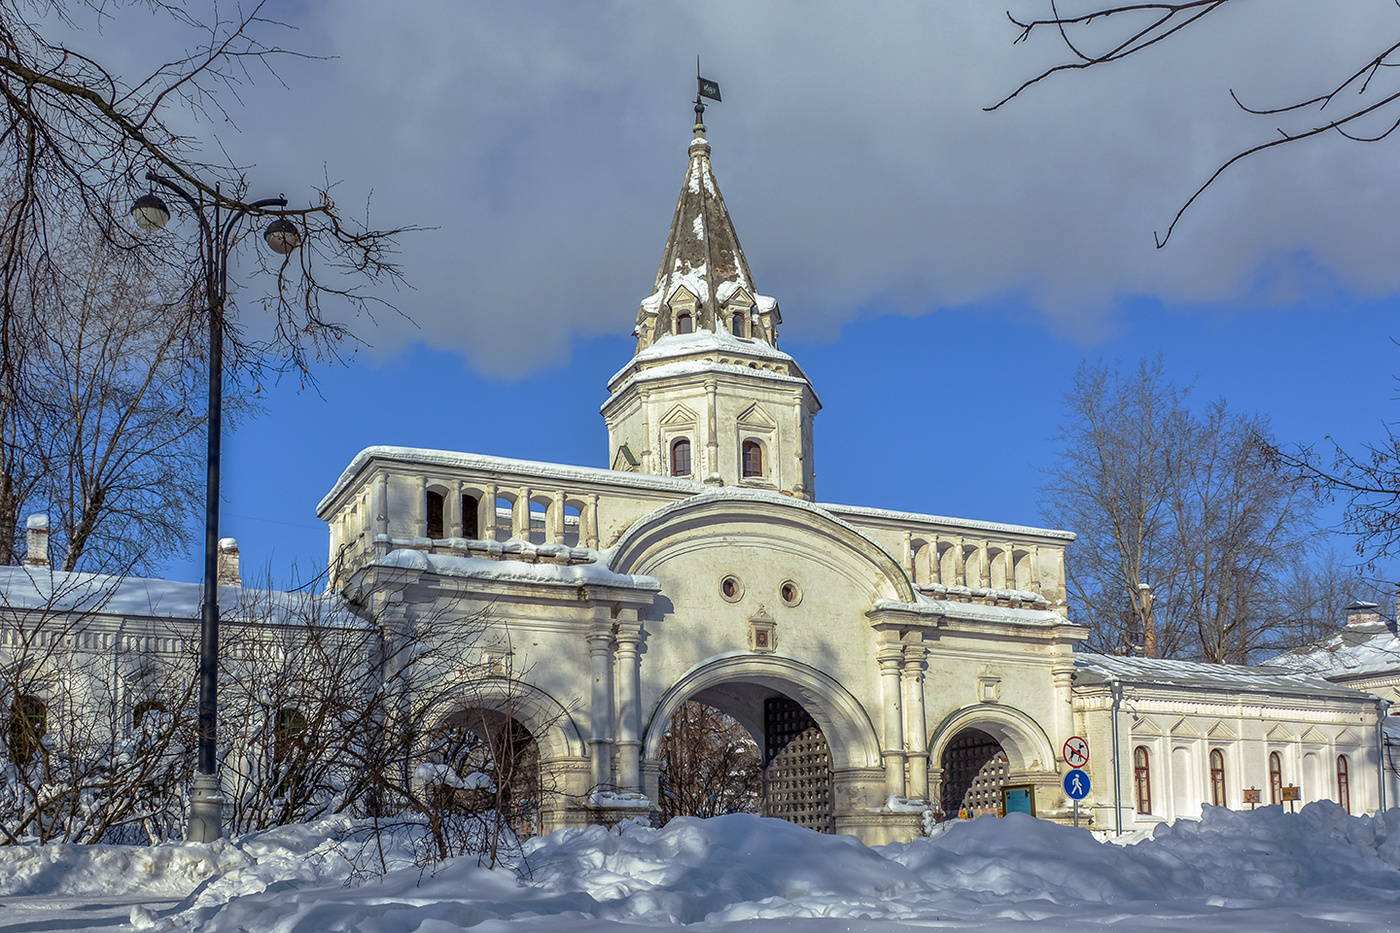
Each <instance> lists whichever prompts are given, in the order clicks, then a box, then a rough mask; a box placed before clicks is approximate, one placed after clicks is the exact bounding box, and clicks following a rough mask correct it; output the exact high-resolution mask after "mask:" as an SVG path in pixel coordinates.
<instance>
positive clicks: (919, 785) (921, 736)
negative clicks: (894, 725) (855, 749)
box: [904, 632, 928, 800]
mask: <svg viewBox="0 0 1400 933" xmlns="http://www.w3.org/2000/svg"><path fill="white" fill-rule="evenodd" d="M908 639H909V640H908V641H907V642H906V643H905V645H904V740H905V743H906V747H907V748H908V750H909V751H908V760H909V788H908V792H909V796H910V797H911V798H914V799H916V800H927V799H928V725H927V723H926V721H925V719H924V657H925V655H927V653H928V649H927V648H925V647H924V638H923V633H922V632H912V633H910V635H909V636H908Z"/></svg>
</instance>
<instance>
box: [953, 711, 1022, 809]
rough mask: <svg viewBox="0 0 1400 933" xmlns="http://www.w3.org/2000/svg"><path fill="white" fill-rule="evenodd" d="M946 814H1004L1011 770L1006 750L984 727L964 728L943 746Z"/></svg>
mask: <svg viewBox="0 0 1400 933" xmlns="http://www.w3.org/2000/svg"><path fill="white" fill-rule="evenodd" d="M941 764H942V768H943V794H942V798H943V799H942V801H941V803H942V806H943V813H944V816H945V817H947V818H950V819H951V818H953V817H957V816H962V817H964V818H966V817H975V816H980V815H981V814H984V813H995V814H998V815H999V814H1000V813H1001V809H1002V790H1003V788H1004V787H1005V785H1006V778H1007V774H1008V772H1009V771H1010V767H1011V766H1010V761H1009V759H1008V758H1007V756H1006V750H1005V749H1003V748H1002V747H1001V743H1000V742H998V741H997V740H996V739H995V738H993V737H992V736H990V735H988V734H987V733H985V732H983V731H982V730H981V729H963V730H962V731H961V732H959V733H958V734H957V735H955V736H953V739H952V741H950V742H949V743H948V745H947V746H946V747H945V748H944V749H943V760H942V762H941Z"/></svg>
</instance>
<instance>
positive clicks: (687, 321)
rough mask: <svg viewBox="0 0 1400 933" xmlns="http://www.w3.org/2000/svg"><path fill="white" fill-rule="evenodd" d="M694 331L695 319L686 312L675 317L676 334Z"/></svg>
mask: <svg viewBox="0 0 1400 933" xmlns="http://www.w3.org/2000/svg"><path fill="white" fill-rule="evenodd" d="M694 330H695V319H694V318H693V317H691V316H690V312H689V311H686V312H683V313H681V314H679V315H677V316H676V333H678V334H689V333H692V332H694Z"/></svg>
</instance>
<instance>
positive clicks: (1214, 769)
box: [1210, 748, 1226, 807]
mask: <svg viewBox="0 0 1400 933" xmlns="http://www.w3.org/2000/svg"><path fill="white" fill-rule="evenodd" d="M1210 802H1211V803H1213V804H1215V805H1216V806H1217V807H1223V806H1225V805H1226V804H1225V755H1224V753H1223V752H1221V751H1220V749H1218V748H1212V749H1211V750H1210Z"/></svg>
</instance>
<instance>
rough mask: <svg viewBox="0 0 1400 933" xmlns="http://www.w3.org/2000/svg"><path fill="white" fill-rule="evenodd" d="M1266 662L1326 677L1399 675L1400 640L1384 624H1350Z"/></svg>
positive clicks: (1382, 622)
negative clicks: (1328, 635) (1314, 642)
mask: <svg viewBox="0 0 1400 933" xmlns="http://www.w3.org/2000/svg"><path fill="white" fill-rule="evenodd" d="M1269 663H1270V664H1271V665H1273V666H1275V667H1281V668H1286V669H1288V670H1291V671H1298V672H1300V673H1307V674H1317V675H1318V676H1321V677H1327V678H1343V677H1372V676H1376V675H1380V674H1396V675H1400V637H1396V635H1395V633H1394V632H1392V631H1391V630H1390V628H1389V626H1388V625H1387V624H1386V623H1385V622H1384V621H1381V622H1372V623H1367V624H1364V625H1352V626H1348V627H1347V628H1345V629H1343V630H1342V631H1340V632H1337V633H1336V634H1335V635H1332V636H1331V637H1329V638H1326V639H1324V640H1323V641H1321V642H1318V643H1316V644H1313V645H1308V646H1306V647H1303V648H1296V649H1294V650H1293V651H1289V652H1287V653H1285V654H1281V655H1279V656H1278V657H1276V658H1271V659H1270V660H1269Z"/></svg>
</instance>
